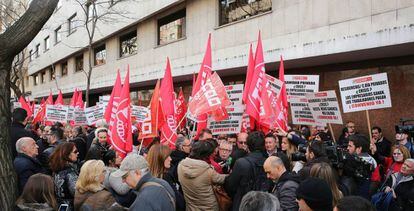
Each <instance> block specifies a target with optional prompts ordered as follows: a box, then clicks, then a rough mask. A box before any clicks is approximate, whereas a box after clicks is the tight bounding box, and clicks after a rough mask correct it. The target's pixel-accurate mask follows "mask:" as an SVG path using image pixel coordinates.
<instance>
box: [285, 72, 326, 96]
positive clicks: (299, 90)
mask: <svg viewBox="0 0 414 211" xmlns="http://www.w3.org/2000/svg"><path fill="white" fill-rule="evenodd" d="M285 84H286V92H287V95H288V101H290V99H291V98H295V97H302V98H303V97H305V95H306V94H307V93H315V92H319V75H285Z"/></svg>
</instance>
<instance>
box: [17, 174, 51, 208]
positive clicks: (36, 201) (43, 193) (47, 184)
mask: <svg viewBox="0 0 414 211" xmlns="http://www.w3.org/2000/svg"><path fill="white" fill-rule="evenodd" d="M16 205H17V207H18V208H19V209H20V210H23V211H25V210H45V211H49V210H56V209H57V203H56V198H55V189H54V186H53V180H52V177H50V176H49V175H46V174H40V173H39V174H34V175H32V176H31V177H30V178H29V180H28V181H27V183H26V185H25V186H24V189H23V193H22V194H21V195H20V197H19V198H18V199H17V202H16Z"/></svg>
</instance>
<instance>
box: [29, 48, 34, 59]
mask: <svg viewBox="0 0 414 211" xmlns="http://www.w3.org/2000/svg"><path fill="white" fill-rule="evenodd" d="M29 61H33V50H30V51H29Z"/></svg>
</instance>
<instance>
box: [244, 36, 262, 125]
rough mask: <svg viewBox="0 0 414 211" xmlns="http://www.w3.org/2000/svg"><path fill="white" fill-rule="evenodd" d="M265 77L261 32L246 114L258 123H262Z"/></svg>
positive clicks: (247, 97) (248, 92)
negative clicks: (261, 109) (261, 108)
mask: <svg viewBox="0 0 414 211" xmlns="http://www.w3.org/2000/svg"><path fill="white" fill-rule="evenodd" d="M264 77H265V64H264V58H263V47H262V38H261V35H260V32H259V38H258V43H257V47H256V58H255V68H254V73H253V77H252V79H251V82H250V87H249V90H248V91H247V96H246V113H247V114H248V115H250V116H251V117H253V118H254V119H255V120H256V121H260V95H261V90H262V85H263V79H264Z"/></svg>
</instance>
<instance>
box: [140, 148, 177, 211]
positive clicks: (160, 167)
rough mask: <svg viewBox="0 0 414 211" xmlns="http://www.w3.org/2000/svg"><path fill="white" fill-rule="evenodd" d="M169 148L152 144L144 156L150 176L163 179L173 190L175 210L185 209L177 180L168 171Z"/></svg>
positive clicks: (169, 160)
mask: <svg viewBox="0 0 414 211" xmlns="http://www.w3.org/2000/svg"><path fill="white" fill-rule="evenodd" d="M170 155H171V149H170V148H169V147H168V146H167V145H162V144H155V145H152V147H151V148H150V150H149V151H148V155H147V157H146V159H147V161H148V167H149V170H150V172H151V174H152V176H154V177H157V178H160V179H164V180H165V181H167V182H168V184H170V186H171V188H172V189H173V190H174V193H175V199H176V203H175V204H176V208H177V210H185V200H184V197H183V195H182V193H181V192H180V191H179V189H178V188H177V184H179V182H178V181H176V179H175V178H176V177H174V175H172V172H171V171H169V169H170V168H171V160H172V159H171V156H170Z"/></svg>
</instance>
